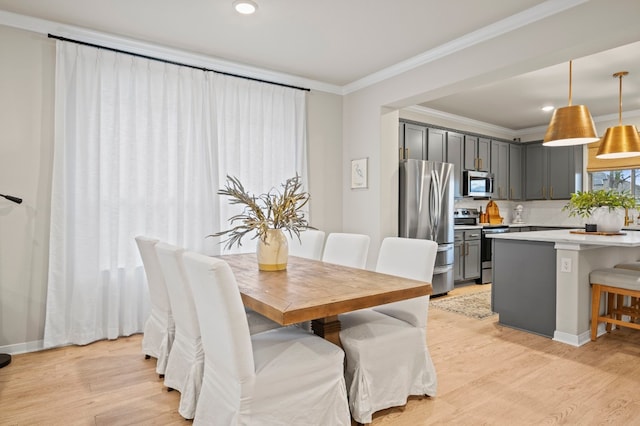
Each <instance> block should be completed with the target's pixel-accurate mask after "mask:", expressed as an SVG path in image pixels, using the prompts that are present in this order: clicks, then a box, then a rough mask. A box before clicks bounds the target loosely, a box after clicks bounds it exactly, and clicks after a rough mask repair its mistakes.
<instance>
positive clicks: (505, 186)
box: [491, 141, 511, 200]
mask: <svg viewBox="0 0 640 426" xmlns="http://www.w3.org/2000/svg"><path fill="white" fill-rule="evenodd" d="M509 145H511V144H509V143H507V142H499V141H491V173H492V174H493V197H492V198H493V199H496V200H507V199H509Z"/></svg>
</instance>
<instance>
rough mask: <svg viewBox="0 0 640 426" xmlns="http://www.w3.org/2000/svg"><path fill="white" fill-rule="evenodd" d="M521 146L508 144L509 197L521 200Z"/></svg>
mask: <svg viewBox="0 0 640 426" xmlns="http://www.w3.org/2000/svg"><path fill="white" fill-rule="evenodd" d="M522 158H523V157H522V146H521V145H516V144H513V143H510V144H509V199H510V200H522V171H523V169H524V167H523V164H522Z"/></svg>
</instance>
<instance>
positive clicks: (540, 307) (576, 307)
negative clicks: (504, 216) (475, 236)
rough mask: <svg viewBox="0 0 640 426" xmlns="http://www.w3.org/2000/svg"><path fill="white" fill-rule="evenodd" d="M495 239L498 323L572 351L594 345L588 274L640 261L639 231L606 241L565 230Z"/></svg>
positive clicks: (494, 296) (494, 304)
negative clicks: (568, 347) (590, 343)
mask: <svg viewBox="0 0 640 426" xmlns="http://www.w3.org/2000/svg"><path fill="white" fill-rule="evenodd" d="M574 231H581V230H574ZM491 238H493V244H492V246H493V262H494V263H493V286H492V295H491V304H492V309H493V311H494V312H497V313H498V314H499V322H500V323H501V324H504V325H506V326H510V327H514V328H519V329H522V330H526V331H529V332H533V333H536V334H541V335H544V336H548V337H551V338H553V340H556V341H559V342H563V343H567V344H570V345H573V346H581V345H583V344H585V343H587V342H589V341H590V336H589V326H590V306H591V288H590V285H589V273H590V272H591V271H592V270H594V269H599V268H610V267H613V266H615V265H616V264H618V263H621V262H631V261H637V260H638V259H640V232H637V231H625V232H624V235H615V236H604V235H591V234H584V233H582V234H578V233H574V232H572V231H571V230H566V229H565V230H554V231H537V232H514V233H505V234H495V235H492V236H491ZM602 332H604V325H601V328H600V329H599V334H600V333H602Z"/></svg>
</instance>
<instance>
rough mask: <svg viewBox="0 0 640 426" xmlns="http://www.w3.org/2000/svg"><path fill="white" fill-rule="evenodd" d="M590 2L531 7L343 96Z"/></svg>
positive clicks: (553, 0) (551, 0) (349, 88)
mask: <svg viewBox="0 0 640 426" xmlns="http://www.w3.org/2000/svg"><path fill="white" fill-rule="evenodd" d="M587 1H588V0H547V1H545V2H544V3H540V4H539V5H537V6H534V7H531V8H529V9H527V10H525V11H522V12H520V13H516V14H515V15H512V16H509V17H508V18H505V19H502V20H500V21H498V22H495V23H493V24H491V25H487V26H486V27H484V28H481V29H479V30H476V31H473V32H470V33H468V34H465V35H463V36H462V37H458V38H457V39H455V40H451V41H449V42H447V43H444V44H442V45H440V46H438V47H436V48H434V49H431V50H428V51H426V52H424V53H421V54H420V55H417V56H414V57H413V58H410V59H407V60H405V61H402V62H399V63H397V64H395V65H392V66H390V67H387V68H385V69H383V70H380V71H378V72H375V73H373V74H370V75H368V76H366V77H363V78H361V79H359V80H356V81H354V82H352V83H349V84H347V85H345V86H343V87H342V89H343V92H342V94H343V95H347V94H349V93H351V92H355V91H357V90H360V89H363V88H365V87H367V86H371V85H373V84H376V83H379V82H381V81H383V80H387V79H389V78H392V77H395V76H396V75H399V74H402V73H404V72H407V71H410V70H412V69H414V68H417V67H420V66H422V65H425V64H428V63H430V62H433V61H436V60H438V59H440V58H443V57H446V56H448V55H451V54H453V53H455V52H458V51H460V50H463V49H466V48H469V47H471V46H473V45H476V44H478V43H482V42H485V41H487V40H491V39H492V38H495V37H498V36H500V35H503V34H506V33H508V32H511V31H514V30H516V29H518V28H521V27H524V26H526V25H529V24H531V23H533V22H536V21H539V20H541V19H544V18H547V17H549V16H552V15H555V14H557V13H560V12H564V11H565V10H567V9H571V8H573V7H576V6H579V5H581V4H583V3H586V2H587Z"/></svg>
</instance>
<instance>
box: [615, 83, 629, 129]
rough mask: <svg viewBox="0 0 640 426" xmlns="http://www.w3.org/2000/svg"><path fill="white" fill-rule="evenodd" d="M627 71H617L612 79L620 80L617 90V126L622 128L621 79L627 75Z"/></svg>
mask: <svg viewBox="0 0 640 426" xmlns="http://www.w3.org/2000/svg"><path fill="white" fill-rule="evenodd" d="M628 74H629V71H619V72H617V73H615V74H613V77H614V78H618V79H620V83H619V89H618V125H619V126H622V77H624V76H625V75H628Z"/></svg>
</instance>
